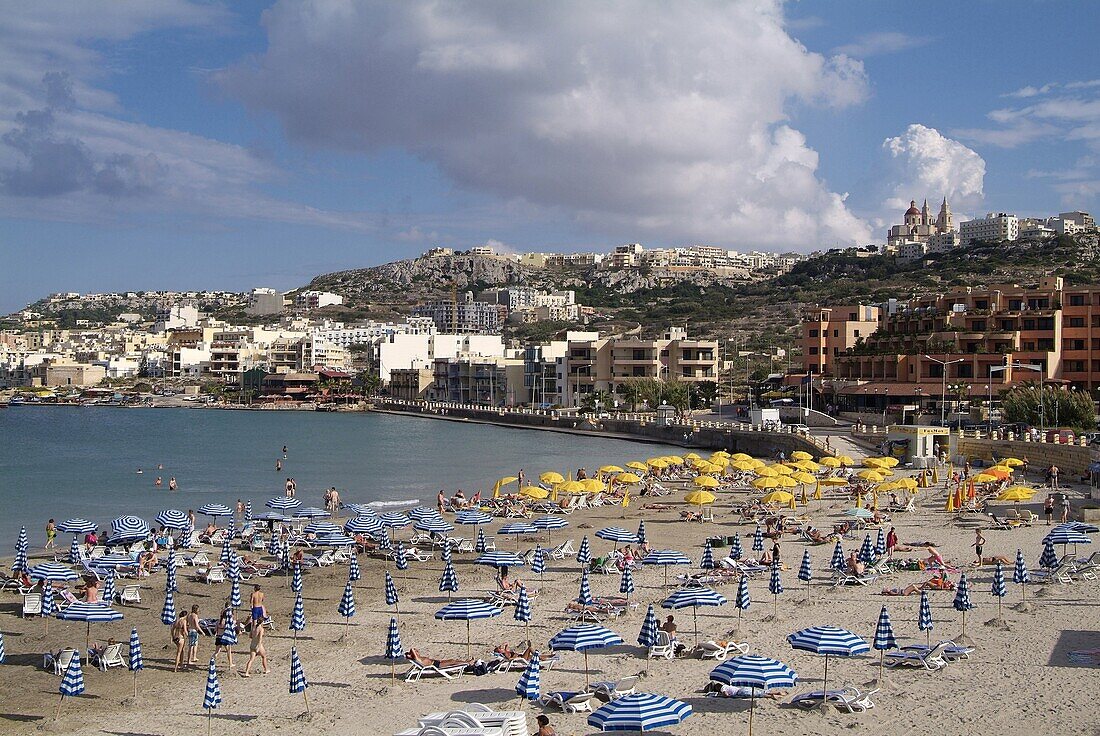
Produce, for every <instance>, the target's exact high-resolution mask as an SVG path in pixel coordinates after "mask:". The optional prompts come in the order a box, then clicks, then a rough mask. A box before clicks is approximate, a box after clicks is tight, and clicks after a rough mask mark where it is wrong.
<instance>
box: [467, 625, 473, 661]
mask: <svg viewBox="0 0 1100 736" xmlns="http://www.w3.org/2000/svg"><path fill="white" fill-rule="evenodd" d="M472 651H473V650H472V649H471V646H470V619H466V659H469V658H470V653H471V652H472Z"/></svg>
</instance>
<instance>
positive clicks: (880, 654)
mask: <svg viewBox="0 0 1100 736" xmlns="http://www.w3.org/2000/svg"><path fill="white" fill-rule="evenodd" d="M885 656H886V650H885V649H879V650H878V681H879V682H882V660H883V657H885Z"/></svg>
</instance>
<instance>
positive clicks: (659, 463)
mask: <svg viewBox="0 0 1100 736" xmlns="http://www.w3.org/2000/svg"><path fill="white" fill-rule="evenodd" d="M646 464H648V465H650V466H652V467H654V468H660V469H662V470H663V469H664V468H667V467H668V462H667V461H665V460H662V459H661V458H659V457H653V458H650V459H649V460H646Z"/></svg>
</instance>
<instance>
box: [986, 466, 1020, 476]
mask: <svg viewBox="0 0 1100 736" xmlns="http://www.w3.org/2000/svg"><path fill="white" fill-rule="evenodd" d="M990 470H996V471H997V472H998V473H1008V474H1009V475H1012V474H1013V473H1015V472H1016V468H1014V467H1012V466H1011V465H1005V464H1004V463H999V464H997V465H994V466H993V467H991V468H990Z"/></svg>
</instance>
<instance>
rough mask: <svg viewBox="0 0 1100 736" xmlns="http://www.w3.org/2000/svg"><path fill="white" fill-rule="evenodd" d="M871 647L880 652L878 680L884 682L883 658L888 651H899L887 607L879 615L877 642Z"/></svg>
mask: <svg viewBox="0 0 1100 736" xmlns="http://www.w3.org/2000/svg"><path fill="white" fill-rule="evenodd" d="M871 646H872V647H874V648H875V649H877V650H878V679H879V681H880V682H881V681H882V665H883V657H884V655H885V654H886V650H887V649H897V648H898V640H897V639H895V638H894V626H893V624H891V623H890V612H889V611H887V610H886V606H883V607H882V610H881V611H879V614H878V623H877V624H876V625H875V640H874V641H873V642H871Z"/></svg>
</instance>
